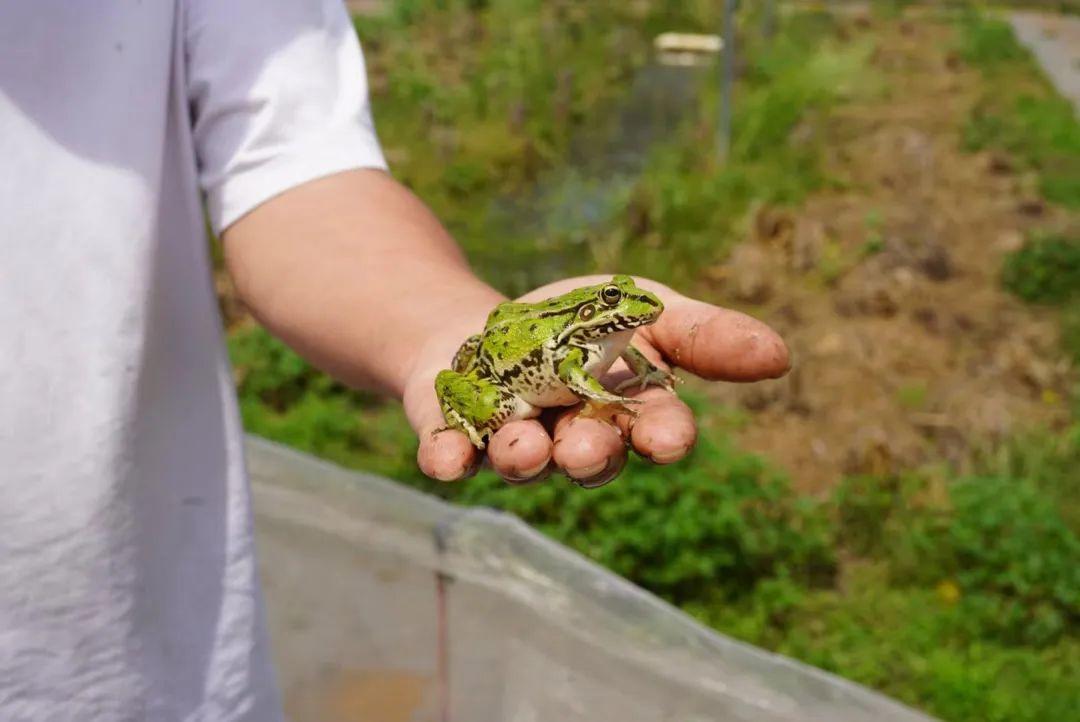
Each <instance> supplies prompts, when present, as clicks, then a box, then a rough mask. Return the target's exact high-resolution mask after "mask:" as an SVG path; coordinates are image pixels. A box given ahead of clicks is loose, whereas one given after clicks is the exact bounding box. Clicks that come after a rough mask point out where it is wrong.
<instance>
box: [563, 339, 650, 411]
mask: <svg viewBox="0 0 1080 722" xmlns="http://www.w3.org/2000/svg"><path fill="white" fill-rule="evenodd" d="M586 361H587V356H586V352H585V351H583V350H582V349H580V348H577V347H571V348H570V349H569V350H568V351H567V352H566V353H564V354H563V355H562V356H561V358H560V359H559V360H558V361H557V362H556V363H555V373H556V374H557V375H558V377H559V380H560V381H562V382H563V383H564V384H566V386H567V388H569V389H570V390H571V391H573V392H574V393H575V394H577V395H578V396H579V397H581V398H582V399H583V400H584V401H585V410H584V411H582V415H584V416H590V417H594V418H601V419H606V420H608V421H611V420H612V418H613V417H614V416H616V415H617V414H629V415H630V416H637V411H635V410H634V409H632V408H631V404H639V403H641V402H640V401H638V400H637V399H629V398H626V397H624V396H619V395H618V394H614V393H612V392H610V391H608V390H607V389H605V388H604V386H603V384H601V383H600V382H599V381H598V380H597V379H596V377H594V376H592V375H590V374H589V372H588V371H586V370H585V363H586Z"/></svg>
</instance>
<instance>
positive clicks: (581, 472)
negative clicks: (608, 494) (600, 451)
mask: <svg viewBox="0 0 1080 722" xmlns="http://www.w3.org/2000/svg"><path fill="white" fill-rule="evenodd" d="M606 466H607V459H604V460H603V461H598V462H596V463H595V464H592V465H591V466H583V467H581V468H578V469H567V470H566V473H567V474H569V475H570V476H572V477H574V478H575V479H588V478H589V477H590V476H596V475H597V474H599V473H600V472H601V471H603V470H604V468H605V467H606Z"/></svg>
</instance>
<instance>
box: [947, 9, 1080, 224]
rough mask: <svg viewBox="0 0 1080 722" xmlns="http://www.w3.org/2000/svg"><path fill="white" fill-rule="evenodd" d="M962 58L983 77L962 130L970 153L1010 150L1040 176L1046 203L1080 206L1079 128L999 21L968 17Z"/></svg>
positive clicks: (1063, 102)
mask: <svg viewBox="0 0 1080 722" xmlns="http://www.w3.org/2000/svg"><path fill="white" fill-rule="evenodd" d="M961 27H962V34H963V42H962V44H961V54H962V56H963V57H964V58H965V59H966V60H967V61H968V62H970V63H971V64H973V65H975V66H976V67H978V68H979V69H980V70H981V71H982V73H983V74H984V75H985V76H986V78H987V80H988V82H987V83H986V91H985V92H984V94H983V96H982V98H980V100H979V104H978V107H977V108H976V110H975V112H974V113H972V115H971V118H970V119H969V122H968V125H967V127H966V128H965V130H964V143H965V146H966V147H967V148H968V149H970V150H980V149H983V148H998V149H1002V150H1005V151H1008V152H1009V153H1010V154H1012V156H1013V157H1014V158H1016V159H1017V160H1018V161H1020V162H1021V163H1022V164H1023V166H1024V167H1026V168H1028V169H1030V170H1034V171H1036V172H1037V173H1038V176H1039V190H1040V191H1041V193H1042V195H1043V196H1044V197H1045V198H1046V199H1047V200H1049V201H1052V202H1054V203H1060V204H1061V205H1063V206H1066V207H1068V208H1080V125H1078V124H1077V122H1076V118H1075V116H1074V115H1073V108H1072V105H1071V104H1070V103H1069V101H1067V100H1066V99H1065V98H1062V97H1061V96H1060V95H1058V94H1057V93H1056V92H1055V91H1054V89H1053V88H1052V87H1051V86H1050V84H1049V82H1048V81H1047V80H1046V79H1045V78H1044V77H1043V75H1042V73H1041V71H1040V70H1039V69H1038V67H1037V66H1036V65H1035V61H1034V60H1033V59H1032V58H1031V56H1030V55H1029V54H1028V52H1027V50H1025V49H1024V48H1023V46H1021V45H1020V43H1019V42H1018V41H1017V40H1016V38H1015V37H1014V35H1013V33H1012V29H1011V28H1010V27H1009V25H1008V24H1007V23H1005V22H1004V21H1002V20H997V19H992V18H987V17H985V16H983V15H978V14H970V15H968V16H966V18H965V20H964V21H963V22H962V24H961Z"/></svg>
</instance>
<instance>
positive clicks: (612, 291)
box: [600, 285, 622, 306]
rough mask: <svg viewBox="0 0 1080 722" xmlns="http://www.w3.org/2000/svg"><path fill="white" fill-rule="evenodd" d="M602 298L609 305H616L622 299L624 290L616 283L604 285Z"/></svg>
mask: <svg viewBox="0 0 1080 722" xmlns="http://www.w3.org/2000/svg"><path fill="white" fill-rule="evenodd" d="M600 300H601V301H603V302H604V303H606V304H607V305H609V306H614V305H615V304H616V303H618V302H619V301H621V300H622V291H620V290H619V287H618V286H615V285H610V286H604V287H603V288H602V289H600Z"/></svg>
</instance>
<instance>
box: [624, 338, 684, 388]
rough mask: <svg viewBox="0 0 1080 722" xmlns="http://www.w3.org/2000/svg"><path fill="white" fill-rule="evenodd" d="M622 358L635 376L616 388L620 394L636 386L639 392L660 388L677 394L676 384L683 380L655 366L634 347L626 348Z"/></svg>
mask: <svg viewBox="0 0 1080 722" xmlns="http://www.w3.org/2000/svg"><path fill="white" fill-rule="evenodd" d="M622 358H623V360H624V361H626V365H627V366H629V367H630V370H631V371H633V372H634V375H633V376H631V377H630V378H628V379H626V380H625V381H623V382H622V383H621V384H619V385H618V386H616V387H615V391H616V392H618V393H621V392H622V391H623V390H625V389H629V388H633V387H634V386H637V387H638V390H639V391H644V390H645V388H646V387H648V386H660V387H662V388H665V389H667V390H668V391H670V392H672V393H675V384H680V383H682V379H680V378H679V377H678V376H676V375H675V374H673V373H671V372H670V371H665V370H663V369H662V368H660V367H659V366H657V365H656V364H654V363H653V362H652V361H650V360H649V359H648V358H647V357H646V356H645V354H643V353H641V352H640V351H638V350H637V349H636V348H634V347H633V346H627V347H626V350H625V351H623V353H622Z"/></svg>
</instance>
